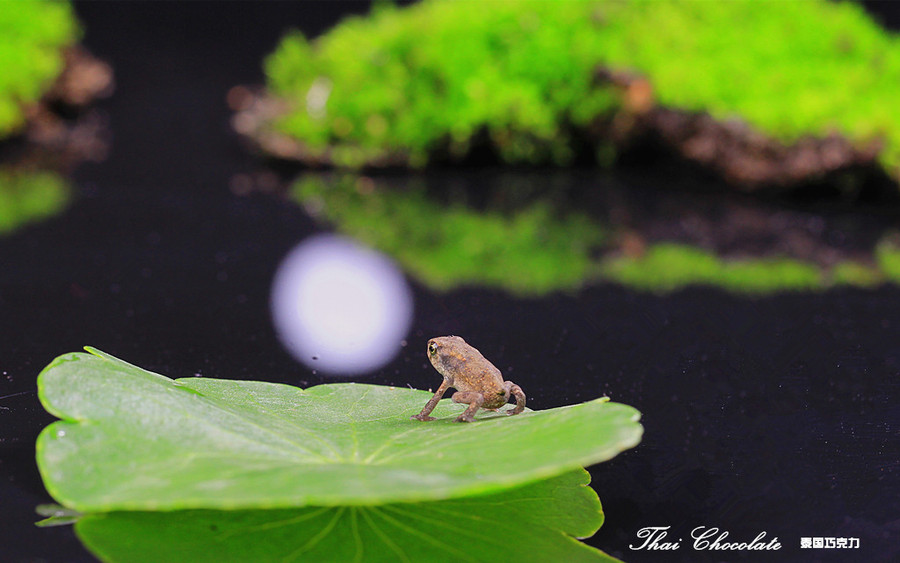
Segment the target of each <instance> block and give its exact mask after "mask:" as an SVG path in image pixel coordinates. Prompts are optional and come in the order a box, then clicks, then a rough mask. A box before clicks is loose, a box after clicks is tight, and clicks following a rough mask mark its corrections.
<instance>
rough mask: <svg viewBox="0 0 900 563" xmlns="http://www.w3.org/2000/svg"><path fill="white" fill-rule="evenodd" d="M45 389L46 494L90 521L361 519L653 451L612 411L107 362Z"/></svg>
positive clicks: (58, 372) (82, 362) (632, 421)
mask: <svg viewBox="0 0 900 563" xmlns="http://www.w3.org/2000/svg"><path fill="white" fill-rule="evenodd" d="M88 350H89V351H90V352H91V353H90V354H84V353H75V354H67V355H65V356H61V357H60V358H57V360H54V362H52V363H51V364H50V365H49V366H48V367H47V368H46V369H45V370H44V371H43V372H41V374H40V376H39V378H38V393H39V396H40V399H41V402H42V403H43V405H44V406H45V408H46V409H47V410H48V411H49V412H51V413H52V414H54V415H56V416H59V417H60V418H62V419H63V420H61V421H58V422H55V423H53V424H51V425H50V426H48V427H47V428H45V429H44V431H43V432H42V433H41V435H40V436H39V437H38V441H37V461H38V467H39V468H40V471H41V475H42V476H43V479H44V483H45V485H46V487H47V490H48V491H49V492H50V494H51V495H53V497H54V498H55V499H56V500H57V501H59V502H60V503H61V504H63V505H65V506H67V507H70V508H75V509H78V510H81V511H84V512H94V511H109V510H178V509H188V508H224V509H239V508H241V509H244V508H279V507H299V506H307V505H316V506H351V505H354V506H363V505H378V504H385V503H395V502H417V501H425V500H439V499H449V498H458V497H464V496H470V495H476V494H486V493H491V492H496V491H498V490H502V489H509V488H513V487H516V486H519V485H523V484H526V483H530V482H534V481H538V480H541V479H546V478H549V477H553V476H556V475H560V474H562V473H565V472H568V471H571V470H575V469H577V468H580V467H585V466H588V465H591V464H594V463H598V462H601V461H604V460H607V459H609V458H611V457H613V456H615V455H616V454H617V453H619V452H621V451H622V450H625V449H627V448H630V447H633V446H634V445H636V444H637V443H638V442H639V441H640V437H641V432H642V427H641V425H640V424H639V423H638V419H639V417H640V414H639V413H638V412H637V411H636V410H635V409H634V408H632V407H629V406H627V405H622V404H618V403H612V402H607V401H606V400H605V399H598V400H595V401H590V402H587V403H582V404H579V405H572V406H567V407H561V408H556V409H549V410H545V411H532V412H526V413H522V414H520V415H517V416H514V417H505V416H502V417H501V416H497V415H495V414H492V413H487V414H486V415H485V416H484V418H491V417H494V418H496V419H497V420H483V421H481V422H477V423H475V424H468V425H464V424H455V423H452V422H451V421H452V420H453V419H454V418H455V417H456V416H457V415H458V414H459V413H460V412H461V410H462V409H464V408H465V406H464V405H458V404H454V403H452V402H451V401H449V400H444V401H441V402H440V403H439V404H438V406H437V408H435V411H434V413H433V414H434V416H437V417H439V418H442V419H444V420H438V421H434V422H430V423H422V422H418V421H414V420H410V419H409V417H410V415H411V414H415V413H417V412H418V411H419V410H420V409H421V407H422V405H423V404H424V403H425V401H427V400H428V398H429V397H430V396H431V394H430V393H428V392H425V391H416V390H411V389H406V388H393V387H385V386H378V385H363V384H354V383H347V384H328V385H319V386H316V387H311V388H309V389H306V390H304V389H300V388H297V387H292V386H289V385H282V384H274V383H265V382H258V381H230V380H216V379H207V378H186V379H179V380H174V381H173V380H171V379H169V378H167V377H164V376H162V375H158V374H154V373H151V372H148V371H146V370H143V369H141V368H138V367H136V366H133V365H131V364H128V363H126V362H123V361H121V360H118V359H116V358H114V357H112V356H110V355H108V354H104V353H102V352H99V351H97V350H94V349H88Z"/></svg>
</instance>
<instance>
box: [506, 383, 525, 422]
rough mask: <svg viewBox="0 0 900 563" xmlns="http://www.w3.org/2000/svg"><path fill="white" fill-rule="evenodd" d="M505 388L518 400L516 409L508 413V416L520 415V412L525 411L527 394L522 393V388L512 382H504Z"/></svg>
mask: <svg viewBox="0 0 900 563" xmlns="http://www.w3.org/2000/svg"><path fill="white" fill-rule="evenodd" d="M504 386H505V387H506V390H507V391H508V392H509V394H510V395H513V396H514V397H515V398H516V407H515V408H514V409H512V410H509V411H506V414H508V415H513V414H519V413H520V412H522V411H524V410H525V392H524V391H522V388H521V387H519V386H518V385H516V384H515V383H513V382H512V381H506V382H504Z"/></svg>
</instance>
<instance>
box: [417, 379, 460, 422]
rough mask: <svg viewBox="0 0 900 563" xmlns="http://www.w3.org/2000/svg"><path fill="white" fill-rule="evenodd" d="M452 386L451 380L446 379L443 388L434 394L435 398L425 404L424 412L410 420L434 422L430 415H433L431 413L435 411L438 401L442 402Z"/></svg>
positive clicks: (442, 384) (439, 388)
mask: <svg viewBox="0 0 900 563" xmlns="http://www.w3.org/2000/svg"><path fill="white" fill-rule="evenodd" d="M450 385H451V383H450V380H449V379H447V378H444V382H443V383H441V386H440V387H438V390H437V391H435V392H434V396H433V397H431V399H429V400H428V402H427V403H425V406H424V407H422V412H420V413H419V414H417V415H413V416H411V417H410V418H411V419H413V420H423V421H425V420H434V417H433V416H428V415H429V414H431V411H433V410H434V407H436V406H437V404H438V401H440V400H441V397H443V396H444V393H446V392H447V389H449V388H450Z"/></svg>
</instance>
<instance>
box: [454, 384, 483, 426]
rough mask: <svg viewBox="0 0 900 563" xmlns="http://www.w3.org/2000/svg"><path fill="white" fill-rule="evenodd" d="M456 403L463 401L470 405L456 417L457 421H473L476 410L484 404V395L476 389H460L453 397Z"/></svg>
mask: <svg viewBox="0 0 900 563" xmlns="http://www.w3.org/2000/svg"><path fill="white" fill-rule="evenodd" d="M450 398H451V399H453V402H454V403H463V404H467V405H469V408H467V409H466V410H465V411H463V413H462V414H461V415H459V416H458V417H456V422H473V421H474V418H473V417H474V416H475V412H476V411H477V410H478V409H479V408H481V405H483V404H484V395H482V394H481V393H476V392H474V391H465V392H463V391H458V392H456V393H454V394H453V396H452V397H450Z"/></svg>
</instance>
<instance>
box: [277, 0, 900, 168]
mask: <svg viewBox="0 0 900 563" xmlns="http://www.w3.org/2000/svg"><path fill="white" fill-rule="evenodd" d="M598 66H606V67H610V68H614V69H627V70H636V71H638V72H640V73H642V74H643V75H645V76H647V77H648V78H649V80H650V82H651V83H652V84H653V87H654V91H655V94H656V96H657V98H658V101H659V102H660V103H661V104H663V105H665V106H670V107H673V108H678V109H684V110H691V111H707V112H709V113H711V114H712V115H713V116H715V117H717V118H719V119H730V118H732V117H739V118H741V119H743V120H744V121H746V122H748V123H749V124H750V125H752V126H753V127H755V128H756V129H758V130H759V131H761V132H763V133H765V134H767V135H769V136H772V137H775V138H777V139H781V140H783V141H787V142H790V141H793V140H796V139H798V138H799V137H801V136H804V135H825V134H827V133H829V132H831V131H837V132H840V133H843V134H844V135H846V136H847V137H849V138H850V139H851V140H853V141H855V142H859V143H865V142H868V141H870V140H872V139H873V138H874V137H881V138H883V139H884V142H885V147H884V150H883V152H882V154H881V161H882V163H883V164H884V165H885V166H886V167H887V168H888V169H889V170H892V171H896V170H898V168H900V104H897V103H896V85H897V84H898V83H900V40H898V39H897V37H895V36H893V35H891V34H889V33H887V32H885V31H884V30H882V29H881V28H880V27H879V26H877V25H876V24H875V23H873V22H872V21H871V20H870V19H869V18H868V17H867V16H866V15H865V13H864V11H863V9H862V8H861V7H859V6H857V5H855V4H850V3H835V2H827V1H824V0H822V1H805V2H768V3H765V4H764V5H760V4H759V3H758V2H753V1H747V0H735V1H729V2H676V1H664V0H658V1H652V2H641V1H635V2H628V3H624V2H533V1H527V0H524V1H522V0H520V1H512V0H508V1H504V2H486V3H481V4H479V5H478V6H477V9H475V6H474V5H473V4H471V3H467V2H448V1H427V0H426V1H425V2H422V3H421V4H417V5H414V6H412V7H409V8H404V9H396V8H383V9H380V10H377V11H376V13H374V14H373V15H371V16H370V17H368V18H351V19H348V20H346V21H344V22H343V23H341V24H340V25H338V26H337V27H336V28H334V29H333V30H332V31H330V32H329V33H327V34H326V35H324V36H322V37H321V38H319V39H317V40H316V41H315V42H314V43H312V44H310V43H309V42H308V41H307V40H306V39H305V38H304V37H303V36H301V35H300V34H297V33H294V34H291V35H289V36H287V37H286V38H284V40H283V41H282V42H281V44H280V45H279V47H278V49H277V50H276V51H275V52H274V53H273V54H272V55H271V56H270V57H269V58H268V59H267V60H266V64H265V67H266V72H267V75H268V84H269V88H270V89H271V91H272V92H273V93H274V94H275V95H277V96H280V97H283V98H285V99H287V100H289V101H291V102H293V104H294V107H295V111H293V112H291V113H289V114H288V115H285V116H284V117H283V118H282V119H280V120H279V121H277V123H275V125H274V126H275V127H276V128H277V129H278V130H280V131H282V132H283V133H286V134H288V135H290V136H292V137H294V138H296V139H299V140H300V141H302V142H303V143H304V144H305V145H306V146H307V147H308V148H309V149H310V150H311V151H313V152H316V151H318V152H325V151H326V150H329V149H332V150H334V151H335V152H334V160H335V161H336V162H337V163H339V164H344V165H348V166H358V165H360V164H362V163H365V162H373V161H378V160H379V159H383V158H385V157H387V156H391V155H394V156H396V155H400V156H401V157H402V158H405V159H406V161H407V162H408V163H410V164H413V165H416V164H419V165H421V164H424V163H425V162H427V160H428V158H429V157H430V156H432V155H433V154H435V153H436V152H442V151H448V152H449V154H451V155H462V154H465V153H466V152H467V151H468V150H469V148H470V147H471V145H472V143H473V142H474V139H475V135H476V134H477V133H478V132H480V131H486V132H487V134H488V138H489V139H490V142H491V143H492V144H493V146H494V147H495V148H496V150H497V152H498V153H499V154H500V155H501V157H502V158H504V159H505V160H507V161H509V162H548V161H549V162H555V163H559V164H565V163H566V162H568V161H569V159H570V158H571V156H572V151H573V150H574V149H573V147H574V144H575V141H574V139H575V138H576V137H578V136H580V135H582V134H583V133H584V131H583V130H584V128H585V126H587V125H588V124H590V123H591V122H592V121H593V120H594V119H595V118H597V117H598V116H607V115H608V114H610V112H612V111H613V110H614V109H616V108H617V107H618V106H619V105H620V103H621V100H620V98H619V96H618V95H617V94H616V93H614V92H613V91H611V90H610V89H608V88H603V87H598V86H597V85H596V84H595V83H594V79H593V76H594V71H595V69H596V68H597V67H598Z"/></svg>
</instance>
